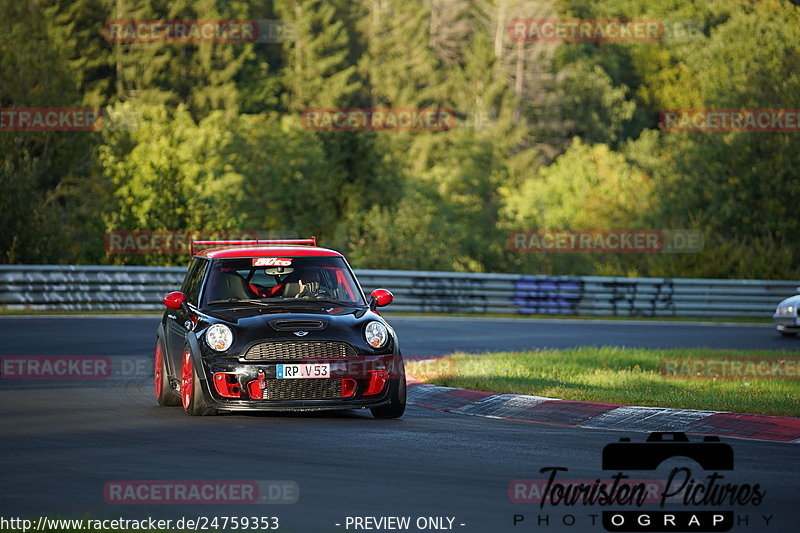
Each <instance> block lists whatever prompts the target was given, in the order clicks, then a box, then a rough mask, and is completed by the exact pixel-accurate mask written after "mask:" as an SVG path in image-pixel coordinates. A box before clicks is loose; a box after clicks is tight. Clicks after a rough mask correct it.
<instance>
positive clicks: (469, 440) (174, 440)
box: [0, 316, 800, 533]
mask: <svg viewBox="0 0 800 533" xmlns="http://www.w3.org/2000/svg"><path fill="white" fill-rule="evenodd" d="M157 321H158V319H157V318H155V317H152V316H149V317H115V318H86V317H83V318H2V319H0V338H2V340H3V342H2V348H0V355H4V356H8V355H37V356H46V355H103V356H111V357H114V358H117V359H116V360H119V361H122V360H123V359H124V360H137V359H138V360H148V359H149V358H150V357H151V354H152V347H153V339H154V332H155V329H156V324H157ZM390 321H391V322H392V323H393V324H394V325H395V327H396V329H397V330H398V333H399V335H400V337H401V340H402V342H403V351H404V353H405V354H408V355H436V354H443V353H448V352H451V351H454V350H464V351H470V352H481V351H486V350H490V349H494V350H498V349H501V350H509V349H524V348H531V347H545V346H547V347H566V346H576V345H603V344H616V345H626V346H647V347H688V348H691V347H700V346H707V347H716V348H769V349H785V350H793V351H800V339H784V338H781V337H779V336H778V335H777V334H776V333H775V331H774V330H773V329H772V328H771V327H769V326H767V325H763V326H751V325H742V324H738V325H734V326H728V325H695V324H686V323H644V322H642V323H629V322H617V321H603V322H597V321H574V320H570V321H554V320H510V319H509V320H503V319H449V318H445V319H431V318H411V317H397V318H394V319H392V318H391V317H390ZM0 406H2V411H1V413H2V414H0V417H2V418H0V421H1V422H2V429H0V447H1V449H2V455H0V472H1V474H0V479H2V485H0V486H2V491H0V515H1V516H4V517H8V516H22V517H33V518H35V517H38V516H41V515H47V516H60V517H85V516H91V517H98V518H100V517H108V518H116V517H123V518H129V519H141V518H146V517H148V516H152V517H165V518H175V519H177V518H180V517H190V518H196V517H197V516H208V517H213V516H277V517H279V519H280V528H279V531H286V532H303V533H305V532H309V533H311V532H313V533H316V532H326V531H356V530H361V531H365V530H367V529H354V527H353V526H352V525H351V526H350V527H349V528H346V527H345V525H346V520H347V517H348V516H350V517H354V516H359V517H369V516H372V517H380V516H408V517H411V524H412V526H413V527H412V528H411V529H409V530H410V531H419V530H420V529H417V528H416V527H415V526H414V524H415V521H416V520H417V518H419V517H451V518H452V517H454V521H453V525H452V528H453V530H455V531H469V532H473V531H474V532H487V533H491V532H494V531H517V532H521V531H542V532H550V531H598V532H602V531H604V529H603V527H602V526H601V525H600V523H599V521H600V518H598V516H599V515H601V514H602V512H603V511H604V510H606V511H608V510H618V509H620V507H619V506H616V507H615V506H611V507H602V506H581V505H576V506H565V505H563V504H562V505H556V506H553V505H549V504H548V505H545V506H544V507H542V508H540V506H539V504H537V503H514V502H512V501H511V499H510V497H509V485H510V483H511V482H512V481H513V480H517V479H533V478H538V479H544V478H545V477H546V476H545V474H543V473H540V472H539V470H540V469H541V468H545V467H563V468H567V469H568V470H567V471H566V472H563V473H560V474H559V478H563V479H584V480H587V482H591V481H592V480H595V479H597V478H604V479H607V478H609V477H610V476H611V475H613V474H614V472H604V471H603V470H602V468H601V453H602V449H603V447H604V446H605V445H606V444H609V443H612V442H617V440H618V439H619V438H620V437H623V436H629V437H631V438H632V440H633V441H635V442H636V441H641V439H642V435H641V434H633V435H625V434H623V433H619V432H607V431H596V430H587V429H576V428H567V427H560V426H557V425H545V424H532V423H524V422H514V421H506V420H493V419H487V418H478V417H470V416H464V415H457V414H450V413H444V412H440V411H435V410H432V409H428V408H424V407H418V406H410V407H409V409H408V410H407V411H406V415H405V416H404V417H403V418H402V419H400V420H391V421H377V420H373V419H372V418H371V417H370V416H369V415H368V413H366V412H364V413H362V412H353V413H342V414H325V415H300V416H288V415H278V416H276V415H270V414H252V415H230V414H226V415H221V416H217V417H203V418H197V417H194V418H193V417H189V416H186V415H185V414H184V413H183V412H182V410H181V409H180V408H177V407H176V408H161V407H157V406H156V404H155V400H154V398H153V392H152V385H151V380H150V379H149V378H148V377H147V376H146V375H142V374H141V373H137V372H132V373H131V374H130V375H122V376H119V377H117V378H115V379H111V380H81V381H74V380H69V381H67V380H63V381H60V382H59V381H57V380H12V379H2V380H0ZM723 442H727V443H729V444H730V445H731V446H732V448H733V451H734V458H735V466H734V469H733V470H732V471H724V472H721V475H723V476H724V478H723V479H721V480H718V481H717V483H718V484H720V483H721V484H725V483H730V484H735V485H737V487H745V486H748V488H749V487H752V486H754V485H755V484H759V485H760V488H761V490H762V491H763V493H764V497H763V501H762V502H761V503H760V504H759V505H755V504H754V503H753V502H752V501H751V502H749V503H746V504H740V503H738V502H735V503H730V502H727V501H726V502H723V503H722V504H720V505H718V506H713V507H709V506H702V507H694V508H693V507H685V509H702V510H715V511H732V512H733V513H734V514H733V516H734V520H735V521H734V527H733V529H732V531H754V532H757V531H758V532H760V531H767V532H773V531H774V532H778V531H796V530H797V529H796V524H797V519H798V510H797V503H798V494H799V493H800V479H798V477H797V475H796V467H797V465H798V464H800V445H798V444H782V443H770V442H762V441H752V440H740V439H723ZM679 466H689V467H690V468H691V475H692V477H693V478H694V479H695V480H696V482H697V483H704V484H705V485H709V484H710V482H709V480H708V479H707V476H708V475H709V474H710V472H705V471H703V470H702V469H701V468H700V467H699V466H698V465H697V464H695V463H693V462H691V461H690V462H689V464H687V463H686V462H685V461H683V462H682V461H681V460H680V459H669V460H668V461H666V462H665V463H664V464H662V465H661V467H659V469H658V470H657V471H645V472H640V473H634V475H632V476H631V477H636V476H639V477H638V478H637V479H662V480H663V479H664V478H666V476H667V474H668V473H669V471H670V470H671V469H672V468H673V467H679ZM629 474H630V472H629ZM126 480H259V481H261V480H280V481H289V482H293V483H296V484H297V487H299V500H298V501H297V503H293V504H253V505H241V504H240V505H231V504H203V505H198V504H185V503H184V504H167V505H165V504H154V503H145V504H114V503H107V502H106V499H105V497H104V486H105V485H106V484H107V483H108V482H110V481H126ZM643 508H645V509H651V510H655V509H658V506H657V504H645V506H644V507H643ZM630 509H638V508H630ZM626 510H629V509H627V508H626ZM515 515H518V516H517V521H518V525H516V526H515V525H513V521H514V516H515ZM519 516H523V517H524V519H522V521H520V518H519ZM592 516H594V517H595V518H594V520H596V521H597V522H598V523H597V524H596V525H592V520H593V518H592ZM770 516H771V518H770ZM764 517H766V518H768V519H769V525H768V526H767V525H765V518H764ZM573 520H574V524H573V525H565V524H570V523H572V521H573ZM337 524H339V525H338V526H337ZM444 524H445V525H447V524H448V521H447V520H444ZM461 524H464V525H463V526H462V525H461ZM372 530H373V531H376V529H372ZM428 530H431V529H428ZM377 531H383V529H381V530H377Z"/></svg>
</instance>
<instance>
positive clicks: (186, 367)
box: [181, 348, 217, 416]
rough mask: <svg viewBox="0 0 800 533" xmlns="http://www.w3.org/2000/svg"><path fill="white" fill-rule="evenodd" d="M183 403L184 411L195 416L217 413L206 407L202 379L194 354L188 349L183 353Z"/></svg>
mask: <svg viewBox="0 0 800 533" xmlns="http://www.w3.org/2000/svg"><path fill="white" fill-rule="evenodd" d="M181 403H182V404H183V409H184V410H185V411H186V412H187V413H188V414H190V415H193V416H203V415H213V414H216V412H217V411H216V410H215V409H209V408H207V407H206V406H205V403H206V402H205V398H203V390H202V389H201V388H200V379H199V378H198V377H197V369H195V367H194V360H193V359H192V353H191V352H190V351H189V349H188V348H187V349H186V350H185V351H184V352H183V363H182V364H181Z"/></svg>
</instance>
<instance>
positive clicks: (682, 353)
mask: <svg viewBox="0 0 800 533" xmlns="http://www.w3.org/2000/svg"><path fill="white" fill-rule="evenodd" d="M740 358H748V359H751V360H752V361H754V363H756V364H760V363H758V362H760V361H765V362H766V364H767V365H770V366H769V368H773V367H772V366H771V365H773V363H775V364H777V365H783V366H782V367H781V368H783V369H784V370H783V372H784V373H786V374H791V375H793V379H788V378H786V377H781V378H778V377H774V378H769V377H767V378H764V377H751V376H753V374H752V373H751V372H748V371H747V370H748V368H749V369H750V370H753V368H755V369H756V371H759V367H743V368H742V371H740V372H739V373H738V376H739V377H726V378H720V377H716V378H714V377H701V376H698V375H691V370H690V373H689V374H688V375H680V376H677V377H675V376H665V375H664V373H663V372H662V360H666V359H669V360H683V361H688V362H690V363H694V362H695V361H700V362H702V363H705V364H708V363H710V362H711V360H713V361H724V360H731V359H740ZM799 359H800V353H797V352H789V351H770V350H711V349H693V350H659V349H641V348H618V347H601V348H595V347H581V348H574V349H567V350H536V351H527V352H500V353H486V354H478V355H475V354H463V353H457V354H453V355H451V356H448V357H446V358H444V359H442V360H439V361H436V362H433V363H416V362H413V361H412V362H410V364H409V368H408V372H409V374H411V375H412V376H414V377H415V378H417V379H420V380H422V381H426V382H429V383H435V384H437V385H444V386H448V387H458V388H465V389H475V390H482V391H489V392H496V393H510V394H530V395H535V396H546V397H550V398H560V399H564V400H577V401H593V402H605V403H613V404H622V405H640V406H654V407H675V408H685V409H710V410H716V411H733V412H740V413H758V414H769V415H782V416H795V417H797V416H800V380H799V379H798V377H799V376H798V369H799V368H800V363H799V362H798V360H799ZM669 368H673V367H669ZM675 368H677V372H681V371H682V370H686V369H687V368H689V369H691V367H686V366H682V367H681V366H678V367H675ZM760 368H761V370H760V371H763V369H764V368H767V367H763V366H762V367H760ZM415 371H416V373H415ZM742 372H744V373H742Z"/></svg>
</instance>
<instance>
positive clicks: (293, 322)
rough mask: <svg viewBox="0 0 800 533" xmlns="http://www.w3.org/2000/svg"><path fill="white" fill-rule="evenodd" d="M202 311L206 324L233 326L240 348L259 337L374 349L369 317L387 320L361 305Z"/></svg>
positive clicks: (237, 346)
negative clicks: (368, 334) (366, 329)
mask: <svg viewBox="0 0 800 533" xmlns="http://www.w3.org/2000/svg"><path fill="white" fill-rule="evenodd" d="M205 315H206V316H207V320H206V322H208V323H209V324H210V323H216V322H223V323H225V324H227V325H228V326H230V327H231V328H232V329H233V331H234V344H233V346H232V347H231V348H232V350H234V351H243V350H244V349H245V348H246V347H247V346H249V345H251V344H253V343H256V342H260V341H275V340H282V341H290V340H291V341H299V340H302V341H314V340H320V341H340V342H346V343H348V344H350V345H352V346H354V347H357V348H360V349H361V350H366V351H368V352H370V353H373V352H374V350H373V349H372V348H371V347H370V346H369V345H367V344H366V341H365V339H364V327H365V326H366V323H367V322H370V321H372V320H379V321H381V322H383V323H384V324H386V322H385V321H384V320H383V319H382V318H381V317H380V315H378V314H377V313H374V312H373V311H370V310H369V309H366V308H363V307H362V308H354V307H330V308H327V309H323V308H321V307H320V308H316V309H314V308H310V307H309V308H302V311H299V310H298V311H292V312H288V311H287V310H286V309H285V308H283V309H275V310H272V309H268V308H260V307H253V308H252V309H251V308H247V309H242V308H237V309H236V310H215V311H206V312H205ZM387 326H388V324H387ZM389 330H390V331H392V330H391V327H390V328H389Z"/></svg>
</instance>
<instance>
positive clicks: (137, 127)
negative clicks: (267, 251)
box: [0, 0, 800, 279]
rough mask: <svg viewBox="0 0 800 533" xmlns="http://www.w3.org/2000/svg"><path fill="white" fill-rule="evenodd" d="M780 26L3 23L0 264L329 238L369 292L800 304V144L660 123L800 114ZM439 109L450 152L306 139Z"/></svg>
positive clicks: (148, 16)
mask: <svg viewBox="0 0 800 533" xmlns="http://www.w3.org/2000/svg"><path fill="white" fill-rule="evenodd" d="M797 4H798V2H790V1H788V0H646V1H634V0H604V1H579V0H402V1H400V0H397V1H395V0H231V1H223V0H196V1H192V0H24V1H20V0H0V12H2V14H3V16H2V18H0V107H2V108H4V109H8V108H24V107H75V106H87V107H96V108H101V109H102V110H103V123H102V127H101V128H100V129H99V130H98V131H81V132H75V131H31V132H20V131H0V157H1V158H2V162H1V163H0V191H2V195H0V252H1V253H2V255H1V256H0V262H4V263H63V264H185V262H186V257H185V256H177V255H109V254H107V253H106V251H105V250H104V240H103V238H104V234H105V233H106V232H108V231H111V230H257V231H263V232H273V233H275V234H285V235H297V236H308V235H316V236H317V237H318V239H320V241H321V242H322V244H324V245H326V246H330V247H333V248H336V249H339V250H340V251H342V252H344V253H345V254H347V256H348V258H349V259H350V261H351V263H352V264H353V266H354V267H357V268H395V269H413V270H456V271H477V272H488V271H491V272H526V273H531V274H538V273H552V274H575V275H581V274H599V275H621V276H627V275H641V276H665V277H723V278H725V277H732V278H740V277H746V278H771V279H791V278H800V133H798V132H788V133H780V132H735V131H731V132H676V131H665V130H664V129H660V128H659V120H660V113H661V112H662V111H663V110H669V109H705V108H710V109H739V108H762V109H763V108H769V109H772V108H784V109H800V7H799V6H798V5H797ZM555 17H561V18H581V19H584V18H625V19H637V18H644V19H657V20H661V21H664V24H665V27H666V28H667V30H668V31H666V33H665V35H664V38H662V39H659V40H657V41H652V42H644V41H637V42H633V41H630V42H617V41H606V42H549V41H541V40H538V41H537V40H532V39H530V40H521V39H514V38H513V37H512V33H511V32H510V31H509V25H510V23H511V21H513V20H514V19H530V18H539V19H544V18H555ZM124 19H134V20H160V19H166V20H174V19H186V20H212V19H229V20H250V19H252V20H269V21H280V22H281V24H283V25H284V26H281V27H283V28H286V31H285V35H284V36H283V37H282V38H281V39H275V41H277V42H236V43H230V42H199V43H198V42H189V43H166V44H165V43H126V42H113V40H110V39H108V38H107V36H106V35H104V27H105V26H106V24H107V22H108V21H109V20H124ZM342 107H359V108H446V109H452V110H454V112H455V115H456V117H457V119H458V124H457V127H454V128H452V129H448V130H444V131H360V132H354V131H317V130H315V129H313V128H309V127H307V125H304V124H303V123H302V121H301V112H302V111H303V110H304V109H307V108H342ZM540 228H548V229H575V230H593V229H625V228H657V229H660V228H685V229H697V230H702V232H703V235H704V242H705V246H704V249H703V250H702V251H701V252H699V253H686V254H530V253H527V254H521V253H515V252H512V251H509V250H508V247H507V240H508V235H509V232H511V231H513V230H520V229H523V230H532V229H540Z"/></svg>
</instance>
